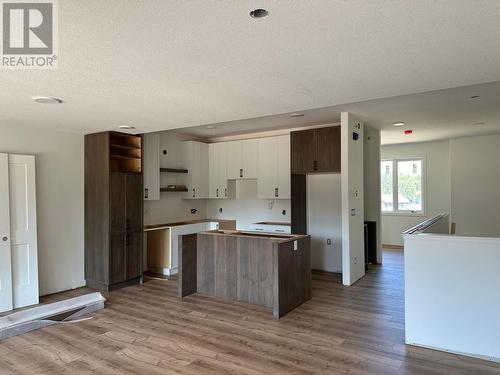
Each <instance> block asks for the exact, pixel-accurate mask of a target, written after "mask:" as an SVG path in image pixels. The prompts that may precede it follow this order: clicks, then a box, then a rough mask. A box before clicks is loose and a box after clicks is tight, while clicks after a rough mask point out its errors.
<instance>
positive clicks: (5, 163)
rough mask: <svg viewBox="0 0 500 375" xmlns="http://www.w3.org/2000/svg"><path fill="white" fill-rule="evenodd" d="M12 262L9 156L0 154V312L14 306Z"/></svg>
mask: <svg viewBox="0 0 500 375" xmlns="http://www.w3.org/2000/svg"><path fill="white" fill-rule="evenodd" d="M10 264H11V260H10V215H9V156H8V155H7V154H0V312H3V311H8V310H12V308H13V304H12V274H11V268H10Z"/></svg>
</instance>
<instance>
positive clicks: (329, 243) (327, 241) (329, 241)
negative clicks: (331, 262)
mask: <svg viewBox="0 0 500 375" xmlns="http://www.w3.org/2000/svg"><path fill="white" fill-rule="evenodd" d="M326 244H327V245H329V246H330V245H331V244H332V240H331V239H330V238H327V239H326Z"/></svg>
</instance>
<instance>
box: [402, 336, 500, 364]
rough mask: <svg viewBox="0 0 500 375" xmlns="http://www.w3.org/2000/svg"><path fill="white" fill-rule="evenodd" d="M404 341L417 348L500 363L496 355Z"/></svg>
mask: <svg viewBox="0 0 500 375" xmlns="http://www.w3.org/2000/svg"><path fill="white" fill-rule="evenodd" d="M405 342H406V345H411V346H417V347H419V348H426V349H432V350H438V351H440V352H447V353H453V354H458V355H463V356H466V357H472V358H478V359H483V360H485V361H490V362H498V363H500V358H496V357H490V356H486V355H481V354H475V353H467V352H459V351H456V350H450V349H446V348H438V347H435V346H428V345H419V344H415V343H412V342H408V341H405Z"/></svg>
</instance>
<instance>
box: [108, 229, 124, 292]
mask: <svg viewBox="0 0 500 375" xmlns="http://www.w3.org/2000/svg"><path fill="white" fill-rule="evenodd" d="M125 236H126V235H125V233H114V234H111V236H110V238H109V283H110V284H115V283H121V282H123V281H127V251H126V246H125Z"/></svg>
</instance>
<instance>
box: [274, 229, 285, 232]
mask: <svg viewBox="0 0 500 375" xmlns="http://www.w3.org/2000/svg"><path fill="white" fill-rule="evenodd" d="M274 231H275V232H280V233H285V230H284V229H275V230H274Z"/></svg>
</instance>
